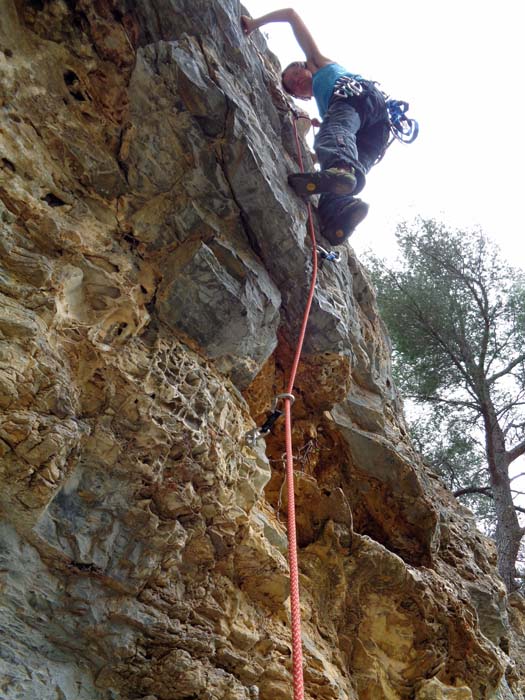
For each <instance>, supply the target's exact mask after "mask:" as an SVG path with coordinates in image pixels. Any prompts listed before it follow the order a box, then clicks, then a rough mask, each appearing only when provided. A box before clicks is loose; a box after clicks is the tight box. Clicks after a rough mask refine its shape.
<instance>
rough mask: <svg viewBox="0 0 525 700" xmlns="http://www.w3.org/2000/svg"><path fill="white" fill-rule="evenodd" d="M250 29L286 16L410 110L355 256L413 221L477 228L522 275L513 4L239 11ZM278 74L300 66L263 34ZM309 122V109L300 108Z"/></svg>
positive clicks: (522, 121) (267, 5)
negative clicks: (411, 132)
mask: <svg viewBox="0 0 525 700" xmlns="http://www.w3.org/2000/svg"><path fill="white" fill-rule="evenodd" d="M245 5H246V7H247V8H248V10H249V11H250V14H251V16H252V17H258V16H260V15H263V14H265V13H267V12H270V11H271V10H275V9H279V8H281V7H283V6H284V7H288V6H289V7H294V8H295V9H296V10H297V12H299V13H300V15H301V17H302V19H303V20H304V22H305V23H306V25H307V26H308V28H309V29H310V31H311V32H312V35H313V36H314V39H315V40H316V42H317V44H318V46H319V49H320V50H321V53H323V54H324V55H326V56H328V58H331V59H333V60H334V61H336V62H337V63H341V64H342V65H344V66H345V67H346V68H348V70H350V71H353V72H355V73H359V74H361V75H363V76H364V77H366V78H370V79H373V80H378V81H379V82H380V83H381V85H382V87H383V89H384V90H385V91H386V92H388V93H389V94H390V95H391V96H392V97H395V98H397V99H402V100H406V101H407V102H409V103H410V112H409V116H412V117H414V118H416V119H417V120H418V121H419V125H420V134H419V137H418V139H417V141H415V142H414V143H413V144H411V145H404V144H400V143H397V142H396V143H394V144H393V145H392V146H391V147H390V149H389V152H388V153H387V155H386V156H385V158H384V160H383V161H382V162H381V163H380V164H379V165H378V166H377V167H376V168H374V169H373V170H372V172H371V173H370V174H369V176H368V184H367V187H366V189H365V190H364V192H363V194H362V195H361V196H362V197H363V198H364V199H366V200H367V201H368V202H369V203H370V205H371V209H370V213H369V215H368V218H367V219H366V221H365V222H364V223H363V224H362V225H361V226H360V227H359V229H358V230H357V231H356V233H355V234H354V236H353V237H352V239H351V243H352V246H353V247H354V248H355V250H356V252H357V253H358V254H359V253H360V252H363V251H364V250H365V249H368V248H371V249H372V250H374V251H375V252H376V253H380V254H382V255H384V254H387V253H389V252H390V254H393V251H394V250H395V243H394V231H395V227H396V223H397V222H398V221H400V220H402V219H409V220H410V219H412V218H414V217H415V216H416V215H418V214H421V215H423V216H433V217H436V218H440V219H442V220H443V221H445V222H446V223H450V224H451V225H452V226H475V225H480V226H481V227H482V228H483V230H484V231H485V233H486V234H487V235H488V236H490V237H491V238H493V239H494V240H496V241H497V242H498V243H499V245H500V246H501V248H502V250H503V253H504V255H505V257H507V258H508V259H509V260H510V261H511V262H512V263H513V264H514V265H516V266H520V267H522V268H524V269H525V224H524V222H523V217H524V212H523V200H525V192H524V191H523V187H524V184H525V177H524V175H523V172H522V169H523V168H525V77H524V72H525V57H524V55H523V54H524V51H523V46H524V40H523V28H524V23H523V14H524V10H523V3H522V2H521V1H520V0H500V2H497V3H495V2H494V0H490V2H489V0H441V2H439V3H437V2H436V3H429V2H424V1H423V2H422V1H421V0H404V1H403V2H393V1H392V0H367V1H365V2H359V3H356V2H354V3H351V2H341V1H337V0H322V1H320V0H316V1H315V2H314V1H313V0H301V2H297V1H294V0H292V1H291V2H288V3H281V2H275V1H273V0H245ZM262 32H263V33H264V34H266V35H267V36H268V43H269V46H270V48H271V49H272V51H274V53H275V54H277V56H278V58H279V60H280V61H281V64H282V65H283V67H284V66H286V65H287V64H288V63H290V62H291V61H293V60H302V58H303V55H302V52H301V50H300V49H299V48H298V47H297V44H296V42H295V38H294V36H293V33H292V31H291V29H290V28H289V26H288V25H287V24H286V23H284V24H281V23H275V24H269V25H266V26H265V27H263V28H262ZM299 104H300V105H301V106H302V107H303V108H304V107H305V106H307V105H311V106H308V109H309V110H310V111H311V112H312V113H316V111H315V103H314V101H313V100H311V101H310V103H308V102H300V103H299Z"/></svg>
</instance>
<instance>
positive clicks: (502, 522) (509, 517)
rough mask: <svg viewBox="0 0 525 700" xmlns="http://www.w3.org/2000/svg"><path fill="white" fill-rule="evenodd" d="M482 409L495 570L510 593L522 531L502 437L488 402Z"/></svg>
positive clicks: (514, 579) (512, 588) (514, 580)
mask: <svg viewBox="0 0 525 700" xmlns="http://www.w3.org/2000/svg"><path fill="white" fill-rule="evenodd" d="M483 409H484V410H483V420H484V423H485V437H486V450H487V460H488V466H489V472H490V483H491V486H492V494H493V496H494V507H495V511H496V521H497V524H496V549H497V552H498V571H499V573H500V576H501V578H502V579H503V581H504V582H505V585H506V587H507V590H508V591H509V593H510V592H512V591H513V590H515V589H516V588H517V585H516V558H517V556H518V551H519V547H520V543H521V538H522V536H523V531H522V528H521V526H520V524H519V521H518V516H517V513H516V509H515V508H514V503H513V500H512V493H511V486H510V479H509V459H508V455H507V452H506V450H505V436H504V435H503V431H502V430H501V427H500V425H499V422H498V418H497V415H496V411H495V410H494V406H493V405H492V402H491V401H490V400H488V401H486V402H485V403H484V406H483Z"/></svg>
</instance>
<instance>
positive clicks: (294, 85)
mask: <svg viewBox="0 0 525 700" xmlns="http://www.w3.org/2000/svg"><path fill="white" fill-rule="evenodd" d="M281 83H282V86H283V89H284V90H285V91H286V92H287V93H288V94H289V95H292V97H298V98H299V99H300V100H309V99H310V98H311V97H312V73H311V71H309V70H308V68H307V67H306V63H304V61H294V63H290V65H289V66H286V68H285V69H284V70H283V72H282V74H281Z"/></svg>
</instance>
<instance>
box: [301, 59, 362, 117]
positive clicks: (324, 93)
mask: <svg viewBox="0 0 525 700" xmlns="http://www.w3.org/2000/svg"><path fill="white" fill-rule="evenodd" d="M343 75H348V76H350V77H351V78H360V77H361V76H360V75H357V74H356V73H349V72H348V71H347V70H346V68H343V66H340V65H339V64H338V63H329V64H328V65H327V66H323V67H322V68H319V70H318V71H317V73H314V75H313V81H312V90H313V93H314V97H315V101H316V102H317V107H318V109H319V116H320V117H321V119H323V117H324V115H325V114H326V112H327V110H328V103H329V102H330V98H331V97H332V93H333V91H334V85H335V81H336V80H337V79H338V78H340V77H341V76H343Z"/></svg>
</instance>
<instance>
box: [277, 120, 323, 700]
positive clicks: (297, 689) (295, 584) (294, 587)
mask: <svg viewBox="0 0 525 700" xmlns="http://www.w3.org/2000/svg"><path fill="white" fill-rule="evenodd" d="M293 127H294V135H295V144H296V147H297V157H298V160H299V167H300V169H301V172H304V166H303V158H302V155H301V146H300V143H299V136H298V134H297V119H296V117H295V116H294V119H293ZM307 206H308V228H309V231H310V238H311V239H312V280H311V283H310V292H309V294H308V300H307V302H306V307H305V310H304V315H303V322H302V324H301V330H300V332H299V339H298V341H297V347H296V349H295V356H294V361H293V364H292V369H291V372H290V378H289V381H288V387H287V389H286V392H287V394H288V395H290V394H291V393H292V391H293V385H294V382H295V375H296V374H297V367H298V366H299V359H300V357H301V351H302V349H303V342H304V336H305V333H306V325H307V323H308V317H309V316H310V309H311V307H312V301H313V298H314V292H315V284H316V282H317V243H316V240H315V229H314V222H313V214H312V207H311V205H310V204H309V203H308V205H307ZM291 408H292V402H291V400H290V398H289V397H285V398H284V419H285V440H286V487H287V495H288V562H289V566H290V606H291V612H292V654H293V656H292V661H293V697H294V700H303V699H304V680H303V649H302V642H301V603H300V598H299V567H298V562H297V533H296V526H295V493H294V473H293V446H292V410H291Z"/></svg>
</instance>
